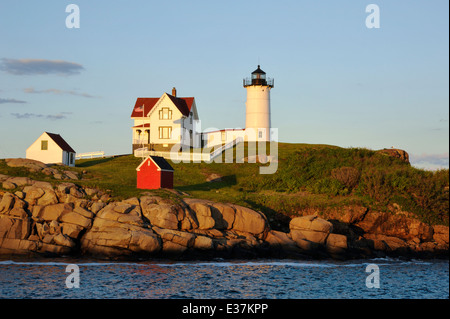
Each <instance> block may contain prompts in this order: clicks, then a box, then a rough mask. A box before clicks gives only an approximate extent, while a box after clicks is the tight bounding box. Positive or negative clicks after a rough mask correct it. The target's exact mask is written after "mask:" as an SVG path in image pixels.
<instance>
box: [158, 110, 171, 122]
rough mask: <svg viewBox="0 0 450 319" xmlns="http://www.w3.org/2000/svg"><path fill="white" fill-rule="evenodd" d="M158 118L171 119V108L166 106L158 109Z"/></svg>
mask: <svg viewBox="0 0 450 319" xmlns="http://www.w3.org/2000/svg"><path fill="white" fill-rule="evenodd" d="M159 119H160V120H171V119H172V110H171V109H169V108H168V107H163V108H162V109H161V110H159Z"/></svg>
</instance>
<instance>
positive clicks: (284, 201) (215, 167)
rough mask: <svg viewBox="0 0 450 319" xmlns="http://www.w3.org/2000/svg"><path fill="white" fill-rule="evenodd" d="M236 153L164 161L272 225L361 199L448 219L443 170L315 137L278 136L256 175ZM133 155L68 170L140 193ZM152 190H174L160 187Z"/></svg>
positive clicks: (190, 187)
mask: <svg viewBox="0 0 450 319" xmlns="http://www.w3.org/2000/svg"><path fill="white" fill-rule="evenodd" d="M237 148H243V150H244V153H245V156H247V154H248V151H249V146H248V145H247V144H244V143H241V144H239V145H238V146H237ZM267 149H268V150H269V146H268V145H267ZM234 151H236V147H235V148H234ZM268 154H270V151H268ZM235 157H236V156H235V153H233V163H225V155H223V156H222V157H221V159H222V163H216V162H212V163H204V162H202V163H179V164H174V163H171V165H172V166H173V167H174V168H175V174H174V188H175V189H176V190H178V191H181V192H184V193H187V194H189V195H190V196H191V197H194V198H202V199H210V200H214V201H222V202H231V203H235V204H238V205H243V206H246V207H249V208H253V209H257V210H260V211H262V212H264V213H265V214H266V215H267V216H268V218H269V220H270V222H271V226H272V227H273V228H275V229H283V228H284V227H286V222H287V221H288V220H289V218H290V217H291V216H295V215H296V214H297V212H298V211H300V210H303V209H311V210H314V209H316V210H318V211H325V210H327V209H334V208H336V207H342V206H348V205H362V206H365V207H368V208H371V209H376V210H382V211H383V210H386V208H387V207H388V205H389V204H393V203H397V204H400V205H401V206H402V207H403V209H404V210H406V211H409V212H412V213H413V214H415V215H416V216H417V217H418V218H420V219H421V220H422V221H425V222H427V223H430V224H445V225H448V206H449V205H448V203H449V198H448V186H449V171H448V169H447V170H440V171H436V172H430V171H425V170H420V169H416V168H413V167H411V166H410V165H409V164H408V163H405V162H402V161H401V160H399V159H396V158H393V157H390V156H386V155H383V154H381V153H378V152H375V151H372V150H368V149H361V148H340V147H336V146H331V145H314V144H288V143H279V144H278V158H279V163H278V170H277V172H276V173H275V174H272V175H262V174H259V167H260V166H262V165H264V164H259V163H256V164H254V163H253V164H252V163H236V158H235ZM140 162H141V158H136V157H134V156H132V155H128V156H120V157H113V158H103V159H84V160H78V161H77V162H76V167H75V168H70V170H75V171H78V172H79V173H80V174H81V173H83V171H84V174H83V179H82V180H80V181H77V182H76V183H77V184H79V185H83V186H88V187H95V188H99V189H102V190H105V191H106V190H109V193H110V194H111V195H112V196H113V197H114V198H117V199H124V198H129V197H134V196H139V195H141V194H142V193H143V192H145V191H144V190H140V189H137V188H136V167H137V166H138V165H139V164H140ZM18 173H20V174H21V176H29V177H31V178H35V179H44V180H49V177H48V176H38V175H36V174H35V175H33V176H30V174H29V173H28V174H27V172H26V171H24V170H23V169H22V170H20V169H12V168H8V167H7V166H6V164H5V163H4V161H1V160H0V174H8V175H17V174H18ZM213 174H215V176H220V177H221V179H220V181H214V182H208V181H207V177H208V176H211V175H213ZM41 175H42V174H41ZM153 192H154V191H153ZM157 193H158V194H160V195H161V196H167V197H171V198H176V197H177V195H175V194H173V193H171V192H168V191H164V190H160V191H157Z"/></svg>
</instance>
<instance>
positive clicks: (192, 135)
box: [131, 88, 201, 153]
mask: <svg viewBox="0 0 450 319" xmlns="http://www.w3.org/2000/svg"><path fill="white" fill-rule="evenodd" d="M131 119H132V120H134V125H133V127H132V129H133V153H134V151H135V150H136V149H139V148H147V149H149V150H155V151H170V150H171V149H172V147H173V146H174V145H175V144H180V145H181V147H182V148H184V147H200V137H201V135H200V133H199V132H197V130H196V125H197V121H198V119H199V117H198V112H197V106H196V105H195V99H194V98H193V97H177V92H176V89H175V88H173V90H172V94H168V93H164V94H163V95H162V96H161V97H160V98H152V97H150V98H137V100H136V103H135V105H134V108H133V112H132V113H131Z"/></svg>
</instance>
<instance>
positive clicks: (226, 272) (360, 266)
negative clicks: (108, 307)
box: [0, 258, 449, 299]
mask: <svg viewBox="0 0 450 319" xmlns="http://www.w3.org/2000/svg"><path fill="white" fill-rule="evenodd" d="M71 264H73V265H76V268H78V270H79V272H78V273H76V272H74V271H73V270H70V269H67V268H68V266H69V265H71ZM374 265H375V266H374ZM66 270H67V272H66ZM77 281H78V283H79V287H78V288H77V287H76V286H75V287H72V288H68V286H73V284H74V283H76V282H77ZM377 283H378V284H379V285H377ZM8 298H14V299H18V298H26V299H28V298H33V299H35V298H36V299H40V298H42V299H44V298H45V299H49V298H51V299H55V298H56V299H60V298H62V299H63V298H64V299H66V298H68V299H73V298H75V299H80V298H82V299H86V298H87V299H98V298H101V299H110V298H111V299H112V298H114V299H118V298H119V299H121V298H127V299H128V298H137V299H140V298H150V299H171V298H189V299H199V298H201V299H217V298H218V299H221V298H227V299H254V298H255V299H321V298H323V299H383V298H389V299H448V298H449V262H448V260H411V261H404V260H396V259H387V258H386V259H385V258H383V259H372V260H356V261H355V260H354V261H345V262H337V261H298V260H257V261H242V260H233V261H229V260H226V261H222V260H219V261H208V262H168V261H152V262H99V261H91V260H84V259H75V260H67V259H44V260H38V261H36V260H0V299H8Z"/></svg>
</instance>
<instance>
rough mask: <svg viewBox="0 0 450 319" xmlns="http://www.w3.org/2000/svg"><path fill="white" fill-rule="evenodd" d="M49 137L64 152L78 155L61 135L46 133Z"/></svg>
mask: <svg viewBox="0 0 450 319" xmlns="http://www.w3.org/2000/svg"><path fill="white" fill-rule="evenodd" d="M45 133H47V135H48V136H49V137H50V138H51V139H52V140H53V141H54V142H55V143H56V144H57V145H58V146H59V147H60V148H61V149H62V150H63V151H66V152H70V153H76V152H75V150H74V149H73V148H72V147H70V145H69V144H68V143H67V142H66V141H65V140H64V139H63V138H62V137H61V135H59V134H55V133H49V132H45Z"/></svg>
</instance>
